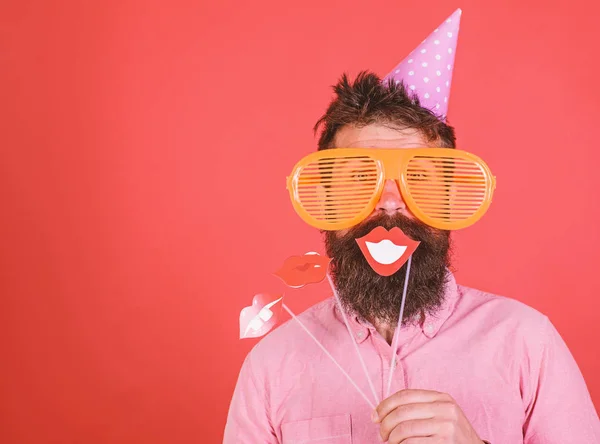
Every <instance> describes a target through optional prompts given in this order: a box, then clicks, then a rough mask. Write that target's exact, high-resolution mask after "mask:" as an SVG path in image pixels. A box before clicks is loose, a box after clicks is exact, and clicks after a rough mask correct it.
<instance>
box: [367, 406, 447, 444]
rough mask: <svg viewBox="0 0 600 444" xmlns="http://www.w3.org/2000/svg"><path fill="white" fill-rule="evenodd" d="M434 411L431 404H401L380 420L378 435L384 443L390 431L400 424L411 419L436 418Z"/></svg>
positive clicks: (434, 408)
mask: <svg viewBox="0 0 600 444" xmlns="http://www.w3.org/2000/svg"><path fill="white" fill-rule="evenodd" d="M435 410H436V407H435V405H434V404H431V403H418V404H403V405H401V406H398V407H396V408H395V409H394V410H392V411H391V412H389V413H388V414H387V415H386V416H385V417H383V418H381V419H380V423H381V425H380V426H379V433H380V434H381V437H382V438H383V439H384V441H386V440H387V437H388V436H389V435H390V433H391V432H392V430H394V428H395V427H396V426H397V425H398V424H400V423H401V422H404V421H411V420H413V419H430V418H433V417H434V416H436V415H435V413H436V411H435Z"/></svg>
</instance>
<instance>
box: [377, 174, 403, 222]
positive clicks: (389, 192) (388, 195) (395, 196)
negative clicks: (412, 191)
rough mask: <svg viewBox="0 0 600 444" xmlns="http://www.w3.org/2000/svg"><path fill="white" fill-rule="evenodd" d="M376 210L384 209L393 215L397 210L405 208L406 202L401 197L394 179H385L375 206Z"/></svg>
mask: <svg viewBox="0 0 600 444" xmlns="http://www.w3.org/2000/svg"><path fill="white" fill-rule="evenodd" d="M375 210H376V211H385V212H386V213H387V214H389V215H393V214H395V213H397V212H398V211H404V210H406V204H405V203H404V200H403V199H402V196H401V194H400V190H399V189H398V185H396V181H394V180H392V179H387V180H386V181H385V184H384V187H383V192H382V193H381V197H380V198H379V202H377V205H376V206H375Z"/></svg>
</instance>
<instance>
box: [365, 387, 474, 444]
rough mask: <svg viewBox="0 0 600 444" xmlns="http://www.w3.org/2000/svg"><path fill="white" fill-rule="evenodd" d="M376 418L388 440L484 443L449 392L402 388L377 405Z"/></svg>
mask: <svg viewBox="0 0 600 444" xmlns="http://www.w3.org/2000/svg"><path fill="white" fill-rule="evenodd" d="M372 418H373V421H374V422H376V423H380V424H381V425H380V429H379V433H380V435H381V439H382V440H383V442H387V443H389V444H399V443H402V444H429V443H434V442H435V443H442V442H443V443H448V444H481V443H483V441H482V440H481V439H480V438H479V436H477V433H476V432H475V430H473V427H472V426H471V424H470V423H469V421H468V420H467V418H466V417H465V414H464V413H463V411H462V410H461V408H460V407H459V406H458V404H457V403H456V401H455V400H454V399H452V397H451V396H450V395H447V394H446V393H440V392H434V391H430V390H409V389H407V390H400V391H399V392H398V393H395V394H393V395H392V396H390V397H389V398H387V399H384V400H383V401H382V402H381V404H379V405H378V406H377V408H376V409H375V410H374V412H373V415H372Z"/></svg>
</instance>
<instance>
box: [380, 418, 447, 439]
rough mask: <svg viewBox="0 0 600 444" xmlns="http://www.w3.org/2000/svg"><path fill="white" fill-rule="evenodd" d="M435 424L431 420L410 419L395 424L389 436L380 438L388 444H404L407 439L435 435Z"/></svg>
mask: <svg viewBox="0 0 600 444" xmlns="http://www.w3.org/2000/svg"><path fill="white" fill-rule="evenodd" d="M435 433H436V423H435V421H434V420H433V419H412V420H410V421H404V422H401V423H400V424H397V425H396V427H394V429H393V430H392V432H391V433H390V434H389V436H385V437H384V436H382V437H381V438H382V439H383V441H384V442H387V443H388V444H400V443H402V444H406V440H408V439H416V438H421V439H424V438H427V437H430V436H433V435H435Z"/></svg>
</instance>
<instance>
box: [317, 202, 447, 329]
mask: <svg viewBox="0 0 600 444" xmlns="http://www.w3.org/2000/svg"><path fill="white" fill-rule="evenodd" d="M378 225H381V226H382V227H384V228H386V229H388V230H390V229H391V228H393V227H398V228H400V229H401V230H402V231H403V232H404V233H405V234H406V235H407V236H408V237H410V238H411V239H414V240H416V241H420V242H421V244H420V245H419V247H418V248H417V249H416V250H415V252H414V253H413V257H412V264H411V269H410V274H409V281H408V289H407V295H406V301H405V306H404V313H403V316H402V318H403V323H406V322H407V320H409V319H412V318H413V316H415V315H417V314H419V313H423V314H425V313H429V314H431V313H435V311H436V310H437V309H438V308H439V306H440V305H441V304H442V302H443V301H444V289H445V284H446V281H447V269H446V267H449V266H450V255H451V249H450V232H449V231H443V230H438V229H435V228H432V227H429V226H428V225H425V224H424V223H422V222H420V221H418V220H416V219H409V218H407V217H406V216H404V215H402V214H400V213H398V214H396V215H394V216H388V215H387V214H385V213H383V214H381V215H377V216H375V217H373V218H371V219H369V220H367V221H366V222H363V223H361V224H359V225H357V226H355V227H352V228H351V229H350V230H349V231H348V232H347V233H346V234H345V235H343V236H339V235H338V232H335V231H327V232H325V248H326V251H327V255H328V256H329V257H330V258H332V261H331V275H332V279H333V282H334V283H335V286H336V288H337V291H338V294H339V297H340V299H341V301H342V305H344V307H345V308H346V309H349V310H352V311H354V312H355V313H356V314H357V315H358V316H359V318H360V319H361V320H367V321H369V322H371V323H373V321H374V320H377V321H378V322H384V323H386V324H388V325H391V326H393V327H395V326H396V324H397V323H398V316H399V315H400V304H401V302H402V291H403V289H404V278H405V277H406V268H407V265H408V262H407V263H405V264H404V265H403V266H402V267H401V268H400V270H398V271H397V272H396V273H394V274H393V275H391V276H380V275H379V274H377V273H375V271H373V269H372V268H371V266H370V265H369V264H368V262H367V260H366V259H365V257H364V255H363V253H362V252H361V251H360V248H359V246H358V243H357V242H356V239H357V238H359V237H363V236H366V235H367V234H368V233H370V232H371V230H373V229H374V228H375V227H377V226H378ZM415 319H416V320H418V318H415Z"/></svg>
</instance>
